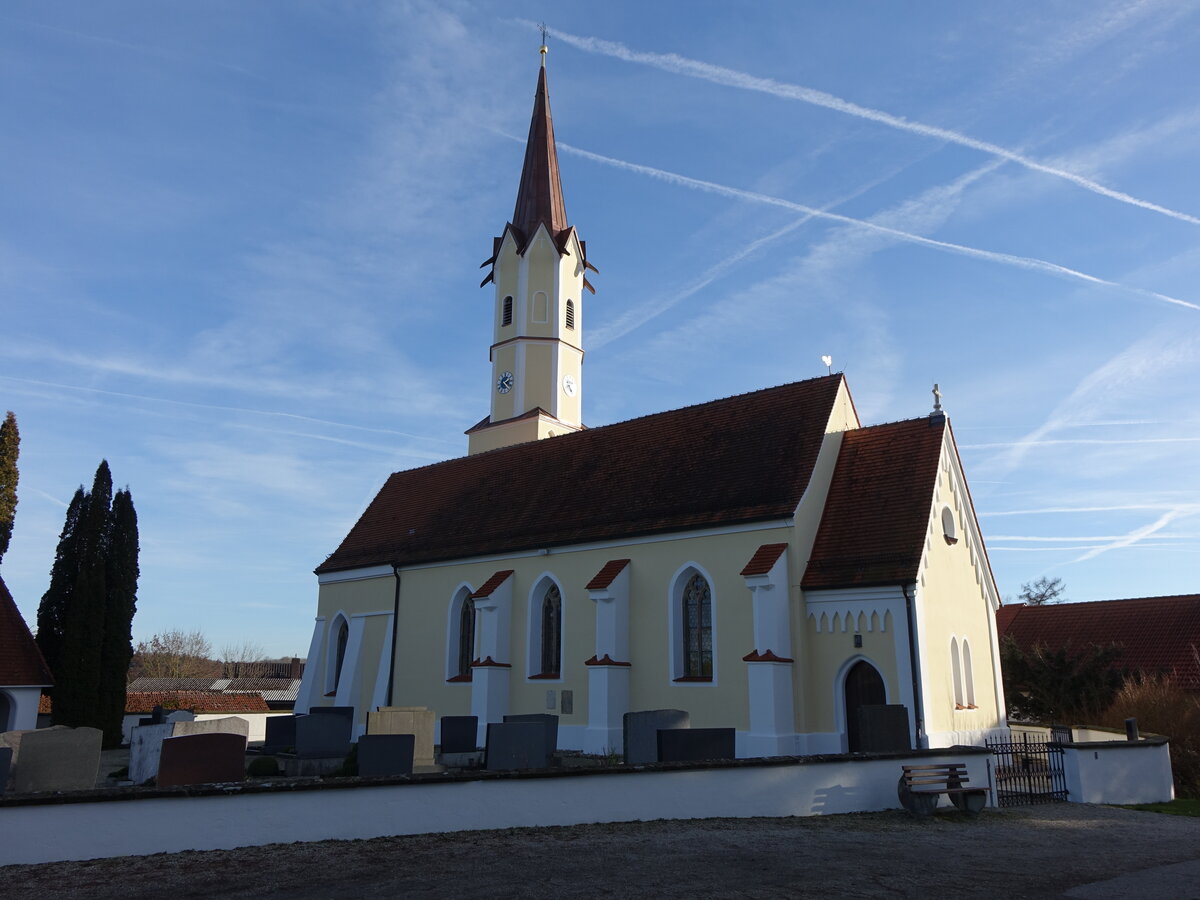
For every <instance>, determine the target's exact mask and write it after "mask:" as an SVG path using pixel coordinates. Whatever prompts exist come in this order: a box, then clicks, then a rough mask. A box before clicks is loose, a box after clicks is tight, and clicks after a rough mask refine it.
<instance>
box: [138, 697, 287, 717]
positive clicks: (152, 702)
mask: <svg viewBox="0 0 1200 900" xmlns="http://www.w3.org/2000/svg"><path fill="white" fill-rule="evenodd" d="M156 706H161V707H162V708H163V709H190V710H191V711H192V712H195V713H215V712H228V713H239V712H270V710H271V707H269V706H267V702H266V701H265V700H263V698H262V694H220V693H217V692H215V691H142V692H130V693H127V694H126V695H125V713H126V715H132V714H135V713H142V714H145V715H149V714H150V713H152V712H154V707H156Z"/></svg>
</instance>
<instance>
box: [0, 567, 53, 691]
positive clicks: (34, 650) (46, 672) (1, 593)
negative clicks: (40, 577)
mask: <svg viewBox="0 0 1200 900" xmlns="http://www.w3.org/2000/svg"><path fill="white" fill-rule="evenodd" d="M0 684H7V685H12V686H13V687H16V686H29V687H36V686H41V687H48V686H49V685H52V684H54V679H53V678H51V677H50V669H49V667H47V665H46V660H45V659H43V658H42V651H41V650H39V649H38V645H37V644H36V643H34V640H33V635H31V634H30V633H29V626H28V625H26V624H25V620H24V619H23V618H21V611H20V610H19V609H17V604H16V603H15V602H13V598H12V594H10V593H9V592H8V587H7V586H6V585H5V584H4V579H3V578H0Z"/></svg>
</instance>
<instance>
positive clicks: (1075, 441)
mask: <svg viewBox="0 0 1200 900" xmlns="http://www.w3.org/2000/svg"><path fill="white" fill-rule="evenodd" d="M1196 443H1200V437H1166V438H1050V439H1046V440H1034V441H996V442H994V443H990V444H959V448H960V449H962V450H999V449H1003V448H1005V447H1053V446H1058V445H1072V446H1073V445H1079V444H1196Z"/></svg>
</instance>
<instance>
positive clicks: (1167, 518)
mask: <svg viewBox="0 0 1200 900" xmlns="http://www.w3.org/2000/svg"><path fill="white" fill-rule="evenodd" d="M1184 512H1185V510H1183V509H1173V510H1171V511H1170V512H1167V513H1164V514H1163V515H1161V516H1159V518H1158V519H1156V520H1155V521H1154V522H1151V523H1150V524H1149V525H1143V526H1142V527H1141V528H1135V529H1134V530H1133V531H1131V532H1129V533H1128V534H1126V535H1122V536H1121V537H1119V538H1116V539H1114V540H1113V541H1112V542H1111V543H1108V544H1105V545H1104V546H1102V547H1096V548H1094V549H1092V550H1089V551H1088V552H1087V553H1085V554H1083V555H1082V556H1079V557H1076V558H1075V559H1073V560H1071V562H1077V563H1078V562H1085V561H1086V560H1089V559H1094V558H1096V557H1097V556H1099V555H1100V554H1101V553H1107V552H1108V551H1109V550H1120V549H1122V548H1123V547H1132V546H1134V545H1135V544H1138V543H1140V542H1141V541H1143V540H1144V539H1146V538H1148V537H1150V535H1152V534H1155V533H1156V532H1158V531H1161V530H1162V529H1163V528H1166V527H1167V526H1168V525H1170V524H1171V522H1173V521H1174V520H1175V519H1178V518H1179V517H1180V516H1181V515H1183V514H1184Z"/></svg>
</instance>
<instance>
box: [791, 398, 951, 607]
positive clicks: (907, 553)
mask: <svg viewBox="0 0 1200 900" xmlns="http://www.w3.org/2000/svg"><path fill="white" fill-rule="evenodd" d="M947 428H949V425H948V424H946V419H945V418H938V419H934V418H930V417H924V418H920V419H908V420H906V421H903V422H891V423H889V424H887V425H873V426H871V427H869V428H860V429H857V430H855V431H848V432H846V434H845V435H844V436H843V437H842V449H841V451H840V452H839V453H838V460H837V466H836V467H835V468H834V473H833V481H832V482H831V483H830V486H829V496H828V497H827V499H826V501H825V513H824V515H823V516H822V518H821V525H820V527H819V528H818V529H817V537H816V539H815V541H814V542H813V549H812V555H811V557H810V558H809V562H808V569H807V571H806V572H805V573H804V579H803V581H802V582H801V587H803V588H804V589H806V590H813V589H817V588H841V587H856V586H858V587H865V586H871V585H886V584H905V583H911V582H913V581H915V580H916V577H917V569H918V567H919V566H920V564H921V554H922V551H923V549H924V545H925V535H926V533H927V531H928V528H929V511H930V506H931V504H932V502H933V489H934V487H935V485H936V483H937V467H938V459H939V457H940V455H941V450H942V436H943V434H944V433H945V431H946V429H947Z"/></svg>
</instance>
